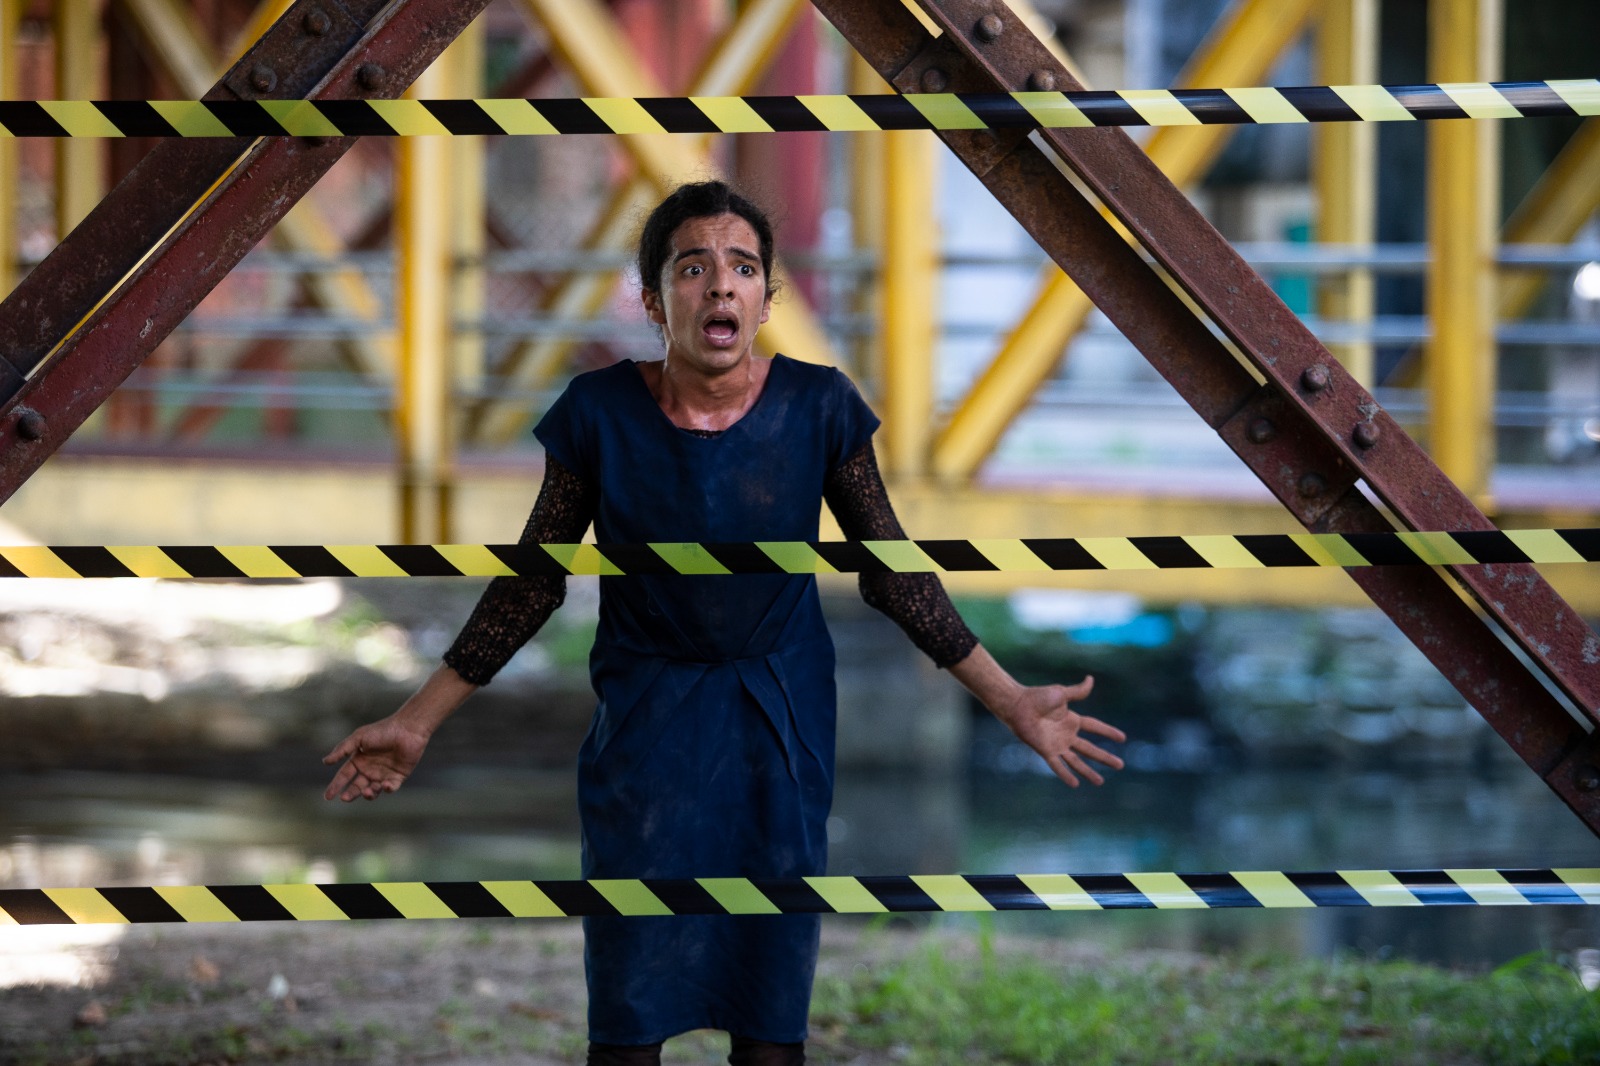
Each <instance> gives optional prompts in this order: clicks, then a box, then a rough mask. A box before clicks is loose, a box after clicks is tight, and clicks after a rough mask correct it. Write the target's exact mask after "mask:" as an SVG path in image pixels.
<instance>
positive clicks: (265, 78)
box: [250, 63, 278, 93]
mask: <svg viewBox="0 0 1600 1066" xmlns="http://www.w3.org/2000/svg"><path fill="white" fill-rule="evenodd" d="M250 87H251V88H253V89H255V91H256V92H258V93H270V92H271V91H272V90H274V89H276V88H277V87H278V75H277V74H276V73H275V72H274V71H273V69H272V68H271V67H269V66H267V65H266V64H265V63H257V64H256V65H255V66H254V67H251V68H250Z"/></svg>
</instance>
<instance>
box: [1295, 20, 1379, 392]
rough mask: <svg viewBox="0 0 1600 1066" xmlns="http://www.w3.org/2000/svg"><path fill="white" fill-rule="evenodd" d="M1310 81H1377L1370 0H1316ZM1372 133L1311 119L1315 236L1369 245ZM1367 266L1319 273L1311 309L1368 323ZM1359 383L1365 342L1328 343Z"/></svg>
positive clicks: (1367, 370) (1369, 366)
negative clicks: (1314, 66) (1319, 2)
mask: <svg viewBox="0 0 1600 1066" xmlns="http://www.w3.org/2000/svg"><path fill="white" fill-rule="evenodd" d="M1317 60H1318V71H1317V78H1316V81H1317V84H1319V85H1371V84H1372V83H1374V82H1376V81H1377V80H1378V0H1324V4H1323V9H1322V19H1321V21H1320V22H1319V23H1318V26H1317ZM1377 153H1378V133H1377V127H1376V126H1374V125H1373V124H1372V123H1370V122H1323V123H1319V124H1318V125H1317V126H1316V127H1315V129H1314V131H1313V133H1312V141H1311V161H1312V182H1313V184H1314V186H1315V189H1316V195H1317V226H1316V239H1317V240H1318V241H1320V242H1323V243H1326V244H1344V245H1353V246H1357V247H1371V245H1372V242H1373V239H1374V237H1375V236H1376V232H1377V217H1378V168H1377ZM1374 300H1375V295H1374V286H1373V276H1372V271H1371V270H1370V269H1365V268H1360V267H1357V268H1353V269H1351V270H1349V271H1346V272H1344V273H1342V274H1329V275H1326V276H1325V277H1324V278H1323V280H1322V283H1321V286H1320V292H1319V294H1318V311H1319V313H1320V314H1321V315H1322V317H1323V318H1326V319H1328V320H1330V321H1342V322H1354V323H1369V322H1371V321H1372V316H1373V312H1374V307H1375V303H1374ZM1328 347H1329V351H1330V352H1332V353H1333V355H1334V356H1335V357H1336V358H1337V359H1338V360H1339V361H1340V362H1341V363H1343V364H1344V366H1345V369H1347V370H1349V371H1350V373H1351V374H1352V375H1353V376H1354V377H1355V379H1356V380H1357V381H1359V382H1361V384H1363V385H1365V386H1366V387H1367V388H1371V387H1372V386H1373V384H1374V381H1373V375H1374V365H1373V354H1372V342H1371V341H1358V342H1353V343H1350V344H1338V345H1329V346H1328Z"/></svg>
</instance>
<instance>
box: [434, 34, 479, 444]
mask: <svg viewBox="0 0 1600 1066" xmlns="http://www.w3.org/2000/svg"><path fill="white" fill-rule="evenodd" d="M485 39H486V38H485V23H484V20H483V19H477V20H475V21H474V22H473V23H472V25H470V26H468V27H467V28H466V29H465V30H463V31H462V32H461V35H460V36H458V37H457V38H456V39H455V40H454V41H452V42H451V44H450V47H449V48H447V49H445V52H444V55H443V56H441V57H440V59H439V62H440V63H442V64H443V66H444V73H445V77H446V78H447V79H448V80H449V82H450V84H449V85H448V86H447V91H448V93H449V95H450V96H451V97H453V98H456V99H465V100H472V99H476V98H477V97H479V96H480V95H482V93H483V70H484V42H485ZM449 152H450V168H451V174H450V189H451V193H452V195H451V196H450V198H449V200H448V203H447V205H446V206H447V207H448V209H449V211H450V242H451V247H450V252H451V261H452V264H453V266H452V273H453V278H452V283H451V307H450V314H451V321H452V329H451V332H452V336H453V345H452V351H451V369H452V375H451V376H452V379H453V381H454V383H455V385H456V386H457V387H458V388H459V389H461V390H462V391H475V390H477V389H478V388H480V387H481V386H482V384H483V372H484V349H483V328H482V325H481V323H482V321H483V314H484V307H485V301H484V269H483V254H484V246H485V243H486V237H487V230H486V228H485V216H486V214H487V211H488V201H487V187H486V181H485V178H486V174H485V170H484V159H485V146H484V143H483V138H482V137H452V138H451V139H450V142H449ZM452 432H455V433H456V434H457V435H458V436H459V432H460V427H453V430H452Z"/></svg>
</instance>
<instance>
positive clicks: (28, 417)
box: [17, 407, 45, 440]
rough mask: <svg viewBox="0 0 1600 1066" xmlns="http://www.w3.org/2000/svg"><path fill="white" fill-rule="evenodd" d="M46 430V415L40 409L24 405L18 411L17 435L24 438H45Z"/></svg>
mask: <svg viewBox="0 0 1600 1066" xmlns="http://www.w3.org/2000/svg"><path fill="white" fill-rule="evenodd" d="M44 430H45V422H44V415H42V414H40V413H39V412H38V411H35V410H34V409H33V408H31V407H24V408H23V409H22V410H20V411H18V412H17V436H19V437H21V438H22V439H23V440H43V439H44Z"/></svg>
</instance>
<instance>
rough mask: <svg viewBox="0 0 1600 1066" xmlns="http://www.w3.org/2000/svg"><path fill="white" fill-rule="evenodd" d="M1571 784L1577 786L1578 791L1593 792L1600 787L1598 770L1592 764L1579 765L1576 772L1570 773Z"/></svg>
mask: <svg viewBox="0 0 1600 1066" xmlns="http://www.w3.org/2000/svg"><path fill="white" fill-rule="evenodd" d="M1572 777H1573V784H1575V785H1577V786H1578V791H1579V792H1593V791H1594V790H1595V789H1597V788H1600V770H1597V769H1595V768H1594V767H1593V766H1580V767H1578V772H1577V773H1575V774H1573V775H1572Z"/></svg>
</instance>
